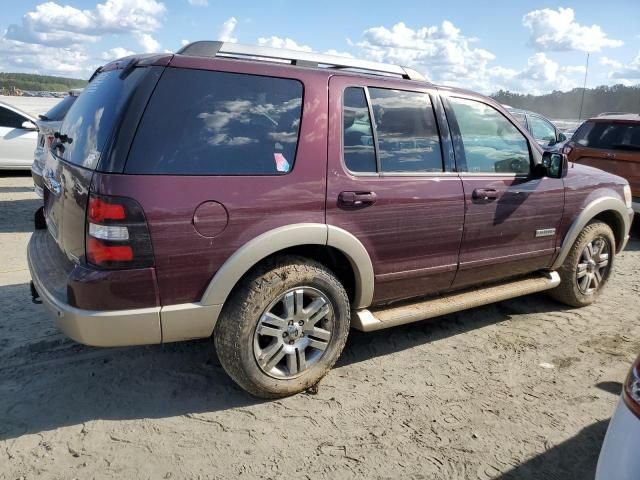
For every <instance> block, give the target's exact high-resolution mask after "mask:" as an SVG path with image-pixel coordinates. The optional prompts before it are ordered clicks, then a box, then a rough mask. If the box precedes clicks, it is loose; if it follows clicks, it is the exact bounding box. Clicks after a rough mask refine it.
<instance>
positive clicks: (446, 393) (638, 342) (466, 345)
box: [0, 175, 640, 480]
mask: <svg viewBox="0 0 640 480" xmlns="http://www.w3.org/2000/svg"><path fill="white" fill-rule="evenodd" d="M30 184H31V181H30V178H29V177H28V176H17V175H12V176H3V175H0V251H1V252H2V253H1V258H2V262H1V263H0V479H11V480H13V479H17V478H25V479H32V478H79V479H85V478H142V479H144V478H152V479H155V478H238V477H241V478H283V477H291V478H331V479H335V478H358V479H361V478H400V477H402V478H416V479H431V478H435V479H448V480H449V479H490V478H500V479H563V480H566V479H588V478H592V476H593V473H594V471H595V465H596V461H597V457H598V453H599V450H600V445H601V442H602V439H603V437H604V434H605V431H606V427H607V422H608V419H609V417H610V415H611V413H612V411H613V408H614V406H615V404H616V402H617V398H618V393H619V392H620V388H621V384H620V382H622V381H623V379H624V377H625V375H626V373H627V371H628V368H629V366H630V363H631V361H632V360H633V359H634V358H635V355H636V354H638V353H640V335H639V334H640V301H639V300H640V242H639V241H638V240H634V241H632V242H631V243H630V244H629V246H628V247H627V250H626V251H625V252H624V253H623V254H622V255H621V256H620V257H618V259H617V265H616V268H615V273H614V275H613V277H612V279H611V282H610V284H609V286H608V288H607V290H606V293H605V294H604V295H603V297H602V298H601V300H600V301H599V302H598V303H597V304H595V305H593V306H591V307H588V308H584V309H568V308H566V307H563V306H562V305H559V304H557V303H555V302H553V301H551V300H549V299H548V298H547V297H546V296H544V295H533V296H528V297H524V298H520V299H516V300H511V301H506V302H502V303H499V304H496V305H491V306H487V307H483V308H478V309H475V310H471V311H467V312H463V313H459V314H455V315H448V316H446V317H443V318H441V319H438V320H432V321H427V322H422V323H418V324H414V325H409V326H405V327H400V328H394V329H392V330H388V331H382V332H378V333H373V334H363V333H359V332H355V331H354V332H352V333H351V335H350V338H349V341H348V343H347V347H346V349H345V352H344V353H343V356H342V359H341V360H340V361H339V363H338V365H337V366H336V367H335V368H334V369H333V371H331V372H330V373H329V375H328V376H327V377H326V378H325V379H324V381H323V382H322V383H321V385H320V389H319V392H318V394H317V395H308V394H304V395H298V396H295V397H292V398H288V399H285V400H281V401H260V400H256V399H255V398H252V397H250V396H248V395H247V394H245V393H244V392H243V391H241V390H240V389H239V388H237V387H236V386H235V385H234V384H233V383H232V382H231V380H229V378H227V376H226V375H225V373H224V372H223V370H222V368H221V367H220V365H219V363H218V361H217V359H216V357H215V354H214V351H213V345H212V342H210V341H207V340H205V341H194V342H187V343H179V344H168V345H160V346H150V347H137V348H118V349H97V348H91V347H84V346H81V345H79V344H77V343H74V342H73V341H71V340H68V339H67V338H65V337H64V336H63V335H62V334H60V333H59V332H58V331H57V330H56V328H55V327H54V325H53V322H52V320H50V319H49V318H48V317H47V315H46V314H45V311H44V308H43V307H42V306H41V305H34V304H33V303H31V299H30V295H29V283H28V282H29V273H28V270H27V266H26V258H25V249H26V245H27V242H28V239H29V235H30V231H31V225H32V222H31V219H32V214H33V212H34V210H35V209H36V207H37V206H38V203H39V202H38V200H37V199H36V197H35V195H34V194H33V192H32V190H31V188H30Z"/></svg>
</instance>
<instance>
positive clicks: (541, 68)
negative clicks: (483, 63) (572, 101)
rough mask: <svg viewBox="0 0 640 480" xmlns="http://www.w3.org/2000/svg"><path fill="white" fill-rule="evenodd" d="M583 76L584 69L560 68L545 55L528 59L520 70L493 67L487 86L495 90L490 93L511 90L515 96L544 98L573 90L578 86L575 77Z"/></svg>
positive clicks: (488, 74) (490, 69)
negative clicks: (541, 95)
mask: <svg viewBox="0 0 640 480" xmlns="http://www.w3.org/2000/svg"><path fill="white" fill-rule="evenodd" d="M580 73H584V67H582V66H560V65H559V64H558V63H557V62H555V61H553V60H551V59H550V58H549V57H547V56H546V55H545V54H544V53H542V52H539V53H536V54H534V55H533V56H531V57H529V59H528V60H527V65H526V66H525V67H524V68H523V69H521V70H515V69H510V68H504V67H499V66H497V67H492V68H489V69H488V70H487V72H486V80H485V84H486V85H488V86H492V87H493V88H490V89H485V91H487V92H491V93H493V92H495V91H497V90H510V91H512V92H519V93H530V94H534V95H537V94H541V93H546V92H550V91H554V90H571V89H572V88H575V87H577V86H578V84H579V83H578V81H577V79H576V78H572V75H576V74H580Z"/></svg>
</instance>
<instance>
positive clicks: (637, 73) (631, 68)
mask: <svg viewBox="0 0 640 480" xmlns="http://www.w3.org/2000/svg"><path fill="white" fill-rule="evenodd" d="M603 60H604V59H603ZM607 60H608V62H609V64H610V65H611V66H612V67H613V68H615V70H614V71H613V72H611V73H610V74H609V78H611V79H616V80H620V81H622V83H626V84H638V83H640V52H638V55H636V57H635V58H634V59H633V60H631V62H630V63H629V64H628V65H624V64H622V63H620V62H616V61H615V60H609V59H607ZM601 61H602V60H601Z"/></svg>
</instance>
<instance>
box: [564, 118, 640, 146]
mask: <svg viewBox="0 0 640 480" xmlns="http://www.w3.org/2000/svg"><path fill="white" fill-rule="evenodd" d="M572 140H573V141H575V142H576V143H578V144H579V145H582V146H583V147H592V148H605V149H622V150H640V124H638V123H620V122H616V123H609V122H585V123H584V124H583V125H582V126H581V127H580V128H579V129H578V130H577V131H576V133H574V135H573V137H572Z"/></svg>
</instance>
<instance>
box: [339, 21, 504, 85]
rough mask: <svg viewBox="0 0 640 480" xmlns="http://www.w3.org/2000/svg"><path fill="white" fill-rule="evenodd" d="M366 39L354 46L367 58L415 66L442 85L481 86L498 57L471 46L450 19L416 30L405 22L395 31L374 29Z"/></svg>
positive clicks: (382, 28) (393, 28)
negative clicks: (484, 73) (481, 80)
mask: <svg viewBox="0 0 640 480" xmlns="http://www.w3.org/2000/svg"><path fill="white" fill-rule="evenodd" d="M362 37H363V39H362V40H361V41H358V42H355V43H354V42H352V44H353V46H355V47H356V48H359V49H360V50H361V52H362V54H363V56H365V57H366V58H369V59H371V60H375V61H378V62H384V63H394V64H399V65H404V66H409V67H413V68H415V69H416V70H419V71H421V72H422V73H424V74H426V76H427V77H428V78H431V79H433V80H434V81H436V82H440V83H447V84H455V85H466V86H469V87H471V86H477V85H478V84H479V79H481V78H482V75H483V72H485V71H486V70H487V64H488V62H489V61H491V60H493V59H494V58H495V56H494V55H493V54H492V53H491V52H489V51H487V50H485V49H482V48H477V47H474V46H473V45H471V44H472V42H473V39H472V38H469V37H466V36H464V35H462V34H461V33H460V30H459V29H458V28H456V27H455V26H454V24H453V23H451V22H449V21H447V20H445V21H443V22H442V23H441V24H440V25H436V26H430V27H420V28H416V29H413V28H410V27H408V26H407V25H405V24H404V23H403V22H400V23H396V24H395V25H393V26H392V27H391V28H387V27H384V26H378V27H372V28H369V29H367V30H365V31H364V33H363V35H362Z"/></svg>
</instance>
